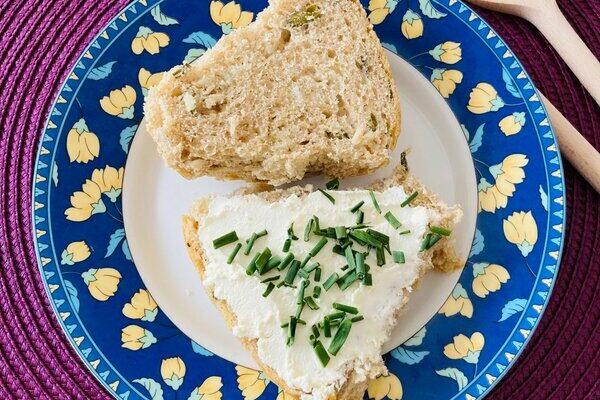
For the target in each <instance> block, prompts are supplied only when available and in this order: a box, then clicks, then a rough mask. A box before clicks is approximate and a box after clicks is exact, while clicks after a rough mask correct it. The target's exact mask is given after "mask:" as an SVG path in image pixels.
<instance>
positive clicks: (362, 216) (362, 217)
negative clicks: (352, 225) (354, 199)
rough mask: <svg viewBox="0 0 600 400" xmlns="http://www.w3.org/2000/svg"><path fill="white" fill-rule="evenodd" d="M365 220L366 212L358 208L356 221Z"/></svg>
mask: <svg viewBox="0 0 600 400" xmlns="http://www.w3.org/2000/svg"><path fill="white" fill-rule="evenodd" d="M364 220H365V213H364V212H363V211H362V210H358V212H357V213H356V223H357V224H362V223H363V221H364Z"/></svg>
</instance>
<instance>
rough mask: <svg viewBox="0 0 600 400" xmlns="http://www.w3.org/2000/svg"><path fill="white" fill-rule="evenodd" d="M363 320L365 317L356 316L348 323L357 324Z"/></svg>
mask: <svg viewBox="0 0 600 400" xmlns="http://www.w3.org/2000/svg"><path fill="white" fill-rule="evenodd" d="M363 319H365V317H363V316H362V315H357V316H356V317H353V318H352V319H351V320H350V321H352V322H358V321H362V320H363Z"/></svg>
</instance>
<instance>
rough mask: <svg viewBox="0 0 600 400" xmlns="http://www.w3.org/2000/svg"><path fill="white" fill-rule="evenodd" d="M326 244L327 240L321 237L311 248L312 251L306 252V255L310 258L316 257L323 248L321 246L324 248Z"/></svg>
mask: <svg viewBox="0 0 600 400" xmlns="http://www.w3.org/2000/svg"><path fill="white" fill-rule="evenodd" d="M326 244H327V238H324V237H322V238H321V240H319V242H318V243H317V244H316V245H315V247H313V248H312V250H311V251H309V252H308V254H309V255H310V256H311V257H314V256H316V255H317V253H318V252H319V251H321V249H322V248H323V246H325V245H326Z"/></svg>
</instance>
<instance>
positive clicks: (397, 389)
mask: <svg viewBox="0 0 600 400" xmlns="http://www.w3.org/2000/svg"><path fill="white" fill-rule="evenodd" d="M367 394H368V395H369V399H373V400H384V399H389V400H400V399H402V395H403V392H402V384H401V383H400V379H398V377H397V376H396V375H394V374H392V373H388V374H387V375H380V376H378V377H377V378H376V379H371V380H370V381H369V386H368V388H367Z"/></svg>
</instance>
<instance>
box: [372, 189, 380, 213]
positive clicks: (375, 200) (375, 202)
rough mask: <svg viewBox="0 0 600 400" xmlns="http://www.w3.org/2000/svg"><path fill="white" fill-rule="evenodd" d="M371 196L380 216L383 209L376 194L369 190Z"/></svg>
mask: <svg viewBox="0 0 600 400" xmlns="http://www.w3.org/2000/svg"><path fill="white" fill-rule="evenodd" d="M369 196H371V201H372V202H373V207H375V209H376V210H377V212H378V213H379V214H381V208H380V207H379V203H378V202H377V199H376V198H375V193H373V191H372V190H369Z"/></svg>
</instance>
